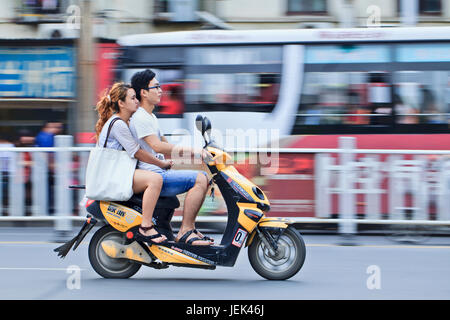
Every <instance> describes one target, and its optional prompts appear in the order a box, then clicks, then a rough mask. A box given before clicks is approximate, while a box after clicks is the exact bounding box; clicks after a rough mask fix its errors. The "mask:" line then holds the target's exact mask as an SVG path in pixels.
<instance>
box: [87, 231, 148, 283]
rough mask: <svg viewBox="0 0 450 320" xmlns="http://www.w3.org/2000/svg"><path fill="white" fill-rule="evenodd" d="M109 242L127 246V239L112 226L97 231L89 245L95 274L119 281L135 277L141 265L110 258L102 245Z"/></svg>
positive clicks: (90, 259) (90, 258) (126, 260)
mask: <svg viewBox="0 0 450 320" xmlns="http://www.w3.org/2000/svg"><path fill="white" fill-rule="evenodd" d="M107 240H113V241H116V242H118V243H120V244H125V242H126V237H125V235H124V234H123V233H122V232H119V231H117V230H116V229H114V228H113V227H111V226H110V225H106V226H104V227H102V228H100V229H98V230H97V232H96V233H95V234H94V235H93V236H92V239H91V242H90V243H89V261H90V263H91V266H92V268H94V270H95V272H97V273H98V274H99V275H101V276H102V277H104V278H117V279H126V278H130V277H132V276H133V275H135V274H136V272H138V271H139V269H140V268H141V265H140V264H139V263H135V262H133V261H130V260H128V259H123V258H111V257H109V256H108V255H107V254H106V252H105V251H104V250H103V248H102V245H101V244H102V242H103V241H107Z"/></svg>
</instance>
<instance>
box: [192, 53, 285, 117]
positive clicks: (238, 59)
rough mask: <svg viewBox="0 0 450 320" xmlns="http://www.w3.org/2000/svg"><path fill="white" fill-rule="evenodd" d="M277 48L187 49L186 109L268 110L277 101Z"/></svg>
mask: <svg viewBox="0 0 450 320" xmlns="http://www.w3.org/2000/svg"><path fill="white" fill-rule="evenodd" d="M281 51H282V50H281V47H275V46H265V47H261V46H243V47H239V46H233V47H196V48H189V49H187V53H186V57H187V67H186V92H185V94H186V104H187V105H186V108H187V109H188V111H190V112H196V111H233V112H239V111H250V112H271V111H272V110H273V108H274V106H275V104H276V102H277V100H278V93H279V88H280V79H281Z"/></svg>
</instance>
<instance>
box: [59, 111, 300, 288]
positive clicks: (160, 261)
mask: <svg viewBox="0 0 450 320" xmlns="http://www.w3.org/2000/svg"><path fill="white" fill-rule="evenodd" d="M196 126H197V129H198V130H200V131H201V133H202V136H203V138H204V140H205V146H204V148H205V149H206V150H207V151H208V152H209V153H210V154H211V155H212V158H209V159H206V160H205V162H206V165H207V167H208V168H209V170H210V171H211V174H212V176H213V178H212V182H213V183H214V184H216V185H217V186H218V188H219V190H220V192H221V194H222V196H223V198H224V200H225V203H226V206H227V211H228V221H227V226H226V229H225V232H224V234H223V237H222V240H221V242H220V244H219V245H212V246H195V245H190V244H186V243H179V242H175V241H174V236H173V232H172V228H171V224H170V221H171V219H172V216H173V213H174V210H175V209H176V208H177V207H178V206H179V202H178V199H177V198H176V197H169V198H163V197H161V198H160V199H159V200H158V203H157V205H156V209H155V212H154V214H153V217H154V223H155V227H156V230H158V232H160V233H161V234H164V235H165V236H166V237H167V238H168V241H167V242H165V243H163V244H158V245H155V244H147V243H143V242H139V241H136V240H135V239H134V234H135V233H136V232H137V228H138V227H139V225H140V223H141V220H142V214H141V212H142V210H141V208H142V195H134V196H133V197H132V198H131V199H129V200H128V201H125V202H115V201H88V202H87V205H86V208H87V211H88V212H89V213H90V215H89V216H88V217H87V220H86V222H85V224H84V225H83V227H82V228H81V230H80V232H79V233H78V234H77V236H75V238H73V239H72V240H71V241H69V242H67V243H66V244H64V245H62V246H61V247H59V248H56V249H55V251H56V252H58V255H59V256H61V257H65V255H67V253H68V252H69V250H70V249H71V248H72V246H73V247H74V249H73V250H75V249H76V248H77V247H78V245H79V244H80V243H81V241H82V240H83V239H84V237H85V236H86V234H87V233H88V232H89V231H90V230H91V229H92V227H93V226H94V225H95V223H97V222H98V221H103V222H104V223H105V226H103V227H101V228H100V229H98V230H97V231H96V233H95V234H94V235H93V237H92V238H91V240H90V243H89V260H90V262H91V265H92V267H93V268H94V270H95V271H96V272H97V273H98V274H99V275H101V276H103V277H105V278H129V277H131V276H133V275H134V274H135V273H136V272H137V271H138V270H139V269H140V268H141V266H143V265H144V266H149V267H153V268H156V269H162V268H167V267H169V266H170V265H173V266H179V267H196V268H204V269H215V268H216V267H217V266H227V267H232V266H234V264H235V262H236V259H237V257H238V254H239V252H240V251H241V248H242V247H244V246H245V247H248V256H249V260H250V264H251V265H252V267H253V269H254V270H255V271H256V272H257V273H258V274H259V275H261V276H262V277H264V278H266V279H269V280H284V279H288V278H290V277H292V276H294V275H295V274H296V273H297V272H298V271H299V270H300V269H301V267H302V266H303V263H304V261H305V255H306V248H305V244H304V241H303V239H302V237H301V235H300V234H299V232H298V231H297V230H296V229H295V228H294V227H293V226H291V225H290V224H291V223H292V221H289V220H287V219H282V218H268V217H266V216H265V213H266V212H267V211H269V210H270V203H269V200H268V199H267V197H266V195H265V194H264V192H263V191H262V190H261V189H260V188H259V187H258V186H256V185H255V184H253V183H252V182H251V181H249V180H248V179H246V178H245V177H244V176H242V175H241V174H240V173H239V172H238V171H237V170H236V169H235V168H234V167H233V166H232V165H230V164H228V162H229V160H231V157H230V156H229V155H228V154H227V153H226V152H224V151H223V150H222V149H221V148H220V147H219V146H217V145H216V143H215V142H214V141H213V140H212V139H211V122H210V121H209V119H208V118H206V117H205V118H203V117H202V116H197V119H196ZM74 187H77V186H74ZM78 187H81V186H78Z"/></svg>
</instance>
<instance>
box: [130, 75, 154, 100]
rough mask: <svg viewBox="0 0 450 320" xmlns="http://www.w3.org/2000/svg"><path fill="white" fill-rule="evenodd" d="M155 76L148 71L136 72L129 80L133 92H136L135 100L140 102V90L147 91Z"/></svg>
mask: <svg viewBox="0 0 450 320" xmlns="http://www.w3.org/2000/svg"><path fill="white" fill-rule="evenodd" d="M155 76H156V75H155V73H154V72H153V71H152V70H150V69H146V70H144V71H139V72H136V73H135V74H134V75H133V77H132V78H131V86H132V87H133V89H134V91H136V99H138V100H139V101H141V90H142V89H145V90H147V88H148V83H149V82H150V81H152V80H153V78H154V77H155Z"/></svg>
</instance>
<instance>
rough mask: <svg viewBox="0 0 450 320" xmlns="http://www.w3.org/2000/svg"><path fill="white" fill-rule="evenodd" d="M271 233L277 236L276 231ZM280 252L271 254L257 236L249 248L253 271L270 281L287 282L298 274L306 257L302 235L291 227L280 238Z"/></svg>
mask: <svg viewBox="0 0 450 320" xmlns="http://www.w3.org/2000/svg"><path fill="white" fill-rule="evenodd" d="M269 233H270V234H271V235H272V234H273V235H274V238H275V237H276V235H275V230H274V231H269ZM277 244H278V251H277V252H276V253H275V254H271V253H270V251H269V248H267V247H266V245H265V243H264V242H263V241H262V240H261V239H260V237H259V236H258V235H255V238H254V239H253V242H252V244H251V245H250V247H249V248H248V258H249V260H250V264H251V265H252V267H253V269H254V270H255V271H256V273H258V274H259V275H260V276H262V277H263V278H266V279H268V280H286V279H289V278H291V277H292V276H294V275H295V274H297V272H298V271H300V269H301V268H302V266H303V263H304V262H305V257H306V246H305V242H304V241H303V238H302V237H301V235H300V233H299V232H298V231H297V230H295V229H294V228H293V227H291V226H289V227H288V228H287V229H286V230H285V231H284V233H283V234H282V235H281V237H280V238H279V240H278V242H277Z"/></svg>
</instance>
